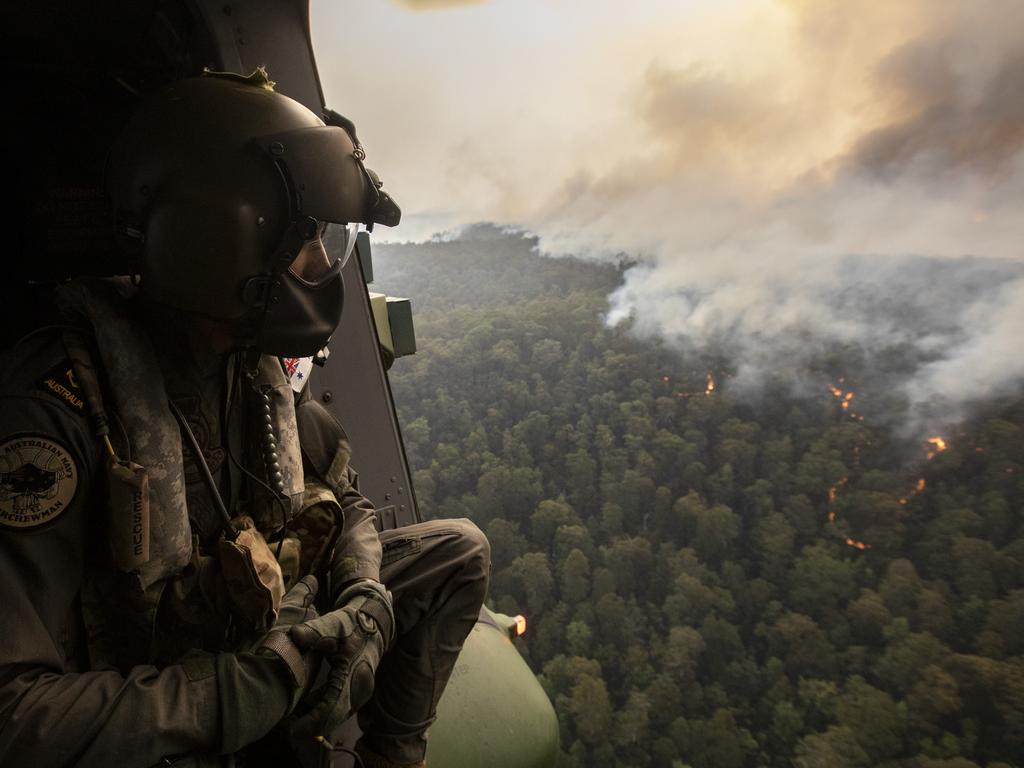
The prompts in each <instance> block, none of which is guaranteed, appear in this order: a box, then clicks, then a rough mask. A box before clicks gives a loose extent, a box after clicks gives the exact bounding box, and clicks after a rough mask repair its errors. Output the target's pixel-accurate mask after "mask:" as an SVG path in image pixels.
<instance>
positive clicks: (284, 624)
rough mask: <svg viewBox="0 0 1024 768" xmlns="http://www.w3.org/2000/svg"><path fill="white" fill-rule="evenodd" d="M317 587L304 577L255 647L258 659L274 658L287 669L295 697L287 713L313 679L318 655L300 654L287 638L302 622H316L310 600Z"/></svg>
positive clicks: (290, 639)
mask: <svg viewBox="0 0 1024 768" xmlns="http://www.w3.org/2000/svg"><path fill="white" fill-rule="evenodd" d="M317 589H318V584H317V581H316V577H315V576H312V575H310V576H306V577H305V578H303V579H302V580H300V581H299V582H298V583H297V584H296V585H295V586H294V587H292V588H291V589H290V590H288V593H287V594H286V595H285V596H284V598H283V599H282V600H281V609H280V611H279V613H278V616H277V621H276V622H275V623H274V626H273V628H272V629H271V630H270V631H269V632H268V633H267V634H266V635H265V636H264V637H263V639H262V640H261V641H260V642H259V643H258V644H257V645H256V648H255V652H256V653H257V654H258V655H260V656H268V655H272V656H277V657H279V658H280V659H281V660H282V661H283V662H284V663H285V665H286V666H287V667H288V674H289V675H291V678H292V683H293V684H294V686H295V696H294V698H293V700H292V706H291V707H290V708H289V710H288V711H289V712H291V710H292V709H294V708H295V704H296V703H297V702H298V701H299V699H300V698H301V697H302V695H303V693H305V690H306V686H307V685H308V684H309V683H310V682H311V681H312V680H313V679H314V677H315V671H316V669H315V668H316V663H317V656H316V655H315V654H313V653H308V652H307V653H303V652H302V651H301V650H299V648H297V647H296V645H295V643H294V642H293V641H292V638H291V636H290V635H289V630H291V628H292V627H294V626H296V625H298V624H303V623H305V622H309V621H314V620H317V619H318V618H319V617H318V615H317V612H316V608H314V607H313V601H314V599H315V598H316V593H317Z"/></svg>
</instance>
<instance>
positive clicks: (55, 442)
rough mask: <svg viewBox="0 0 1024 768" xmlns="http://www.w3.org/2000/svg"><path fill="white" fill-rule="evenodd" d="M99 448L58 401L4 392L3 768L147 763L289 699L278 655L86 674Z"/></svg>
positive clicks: (219, 737)
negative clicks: (86, 600) (87, 578)
mask: <svg viewBox="0 0 1024 768" xmlns="http://www.w3.org/2000/svg"><path fill="white" fill-rule="evenodd" d="M97 446H98V443H97V441H96V440H95V439H94V438H92V437H91V436H90V435H88V433H87V430H86V428H85V420H84V419H82V418H81V416H80V415H79V414H76V413H74V412H71V411H69V410H68V408H67V407H66V406H65V405H62V404H60V403H59V402H56V401H55V402H54V403H52V404H51V403H50V402H49V399H47V398H46V397H45V396H35V395H27V396H0V590H2V591H3V605H4V620H3V621H2V622H0V765H32V766H34V768H44V766H70V765H80V766H91V765H118V766H122V767H123V768H129V766H149V765H153V764H155V763H157V762H159V761H160V760H161V759H162V758H164V757H166V756H168V755H177V754H184V753H196V752H211V753H216V752H225V751H230V750H232V749H237V748H238V747H239V746H241V745H242V744H245V743H248V742H249V741H253V740H255V739H257V738H259V737H260V736H262V735H263V734H264V733H266V732H267V731H269V730H270V729H271V728H272V727H273V726H274V724H276V723H277V722H278V721H279V720H280V719H281V717H283V715H284V714H285V712H286V710H287V708H288V703H289V700H290V695H291V686H290V683H289V680H288V675H287V670H286V669H285V668H284V666H283V664H282V663H280V662H279V661H278V660H275V659H267V658H263V657H256V656H251V655H248V654H239V655H234V654H220V655H218V656H212V655H205V656H197V657H195V658H193V659H190V660H188V661H185V662H184V663H182V664H176V665H172V666H168V667H166V668H164V669H157V668H155V667H152V666H138V667H134V668H132V669H131V670H129V671H128V672H127V674H124V675H123V674H121V672H119V671H115V670H106V671H96V670H89V665H88V658H87V654H86V653H85V651H84V638H83V636H82V631H81V621H80V610H79V605H78V594H79V591H80V589H81V585H82V581H83V578H84V574H85V570H86V560H87V558H88V557H89V552H88V547H89V546H91V544H90V536H91V535H92V533H91V532H92V531H95V530H96V528H99V529H100V530H102V529H103V527H104V526H103V525H102V519H103V515H104V514H105V504H104V501H103V499H104V493H105V491H104V488H103V483H102V482H101V476H100V475H99V474H98V470H99V468H100V466H101V464H100V462H101V461H102V456H101V453H100V451H99V449H98V447H97ZM100 545H105V541H102V540H101V544H100Z"/></svg>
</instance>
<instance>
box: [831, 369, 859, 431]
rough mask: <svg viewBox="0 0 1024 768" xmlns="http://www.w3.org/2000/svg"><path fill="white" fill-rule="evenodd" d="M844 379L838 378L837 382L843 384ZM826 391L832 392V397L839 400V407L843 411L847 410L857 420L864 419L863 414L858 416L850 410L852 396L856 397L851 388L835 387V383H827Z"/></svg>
mask: <svg viewBox="0 0 1024 768" xmlns="http://www.w3.org/2000/svg"><path fill="white" fill-rule="evenodd" d="M845 381H846V380H845V379H843V378H840V379H839V380H838V383H839V384H843V383H844V382H845ZM828 391H829V392H831V393H832V397H834V398H835V399H836V400H838V401H839V407H840V408H842V409H843V410H844V411H847V412H848V413H849V414H850V416H851V417H852V418H854V419H857V420H858V421H864V417H863V416H858V415H857V414H855V413H854V412H853V411H851V410H850V405H851V404H852V403H853V398H854V397H856V395H855V394H854V392H853V390H849V389H842V388H840V387H837V386H836V385H835V384H829V385H828Z"/></svg>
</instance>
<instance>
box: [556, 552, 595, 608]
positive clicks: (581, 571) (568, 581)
mask: <svg viewBox="0 0 1024 768" xmlns="http://www.w3.org/2000/svg"><path fill="white" fill-rule="evenodd" d="M559 585H560V589H561V593H562V599H563V600H566V601H568V602H570V603H576V602H580V601H582V600H585V599H586V597H587V595H588V594H589V592H590V561H589V560H588V559H587V556H586V555H585V554H583V552H582V551H581V550H579V549H573V550H572V551H571V552H570V553H569V554H568V555H567V556H566V558H565V560H564V561H563V562H562V565H561V568H560V581H559Z"/></svg>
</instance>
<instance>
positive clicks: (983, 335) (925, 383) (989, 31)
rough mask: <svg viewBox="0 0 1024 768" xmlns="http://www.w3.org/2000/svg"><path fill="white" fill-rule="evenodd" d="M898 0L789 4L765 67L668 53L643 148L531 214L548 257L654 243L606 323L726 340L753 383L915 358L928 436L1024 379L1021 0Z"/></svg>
mask: <svg viewBox="0 0 1024 768" xmlns="http://www.w3.org/2000/svg"><path fill="white" fill-rule="evenodd" d="M891 5H892V4H888V3H885V4H883V3H867V4H857V5H856V6H855V7H854V6H852V5H849V4H845V3H838V2H815V3H810V2H792V3H788V4H787V9H788V13H789V14H790V21H791V24H790V25H789V33H788V34H785V35H783V36H782V37H780V38H779V39H778V41H777V42H778V43H779V44H781V45H784V46H788V47H789V53H788V54H786V55H783V57H782V59H781V61H783V62H784V63H783V64H782V65H781V66H777V67H776V68H774V69H772V70H770V71H766V72H763V73H756V72H755V73H745V74H743V75H737V74H735V73H734V72H733V71H731V70H729V69H728V68H720V67H718V68H716V67H715V66H711V65H708V64H706V63H702V62H694V63H691V64H689V65H687V66H683V67H666V66H662V65H660V64H658V63H655V64H653V65H651V66H650V67H649V68H648V70H647V72H646V73H645V75H644V76H643V78H642V80H641V81H640V82H639V83H638V88H637V90H636V97H635V106H636V109H635V114H636V115H637V117H638V118H639V120H640V123H639V125H638V126H637V132H636V133H637V138H636V139H634V145H636V144H643V146H644V148H645V151H641V152H636V153H635V155H634V156H632V157H630V158H628V159H624V160H623V161H622V162H620V163H619V164H618V166H617V167H615V168H613V169H612V170H610V171H609V172H607V173H605V174H602V175H596V176H583V175H579V176H576V177H573V180H572V183H571V184H567V185H565V186H563V187H562V188H561V189H560V190H559V191H558V192H557V193H556V194H554V195H553V196H552V197H551V198H550V199H551V200H553V201H554V202H553V203H552V205H550V207H549V209H548V210H546V211H544V212H542V213H539V214H538V215H536V216H535V218H534V220H533V222H532V223H533V226H534V228H535V230H536V231H538V232H539V233H540V234H541V235H542V241H541V242H542V247H544V248H546V249H547V250H548V251H549V252H551V253H555V254H557V253H562V252H580V251H584V252H591V253H606V254H616V253H618V252H621V251H625V252H627V253H631V254H635V255H639V256H640V257H641V259H642V262H641V263H640V264H639V265H638V266H637V267H635V268H634V269H631V270H630V271H628V272H627V274H626V279H625V284H624V285H623V287H622V288H621V289H620V290H619V291H617V292H616V293H615V294H614V295H613V296H612V297H611V300H612V309H611V312H610V314H609V321H610V322H612V323H614V322H620V321H622V320H624V319H626V318H631V319H632V322H633V323H634V327H635V328H636V330H637V332H638V333H640V334H642V335H658V336H662V337H664V338H666V339H668V340H670V341H672V342H674V343H676V344H678V345H679V347H680V348H681V349H690V350H693V349H703V350H709V349H719V350H729V351H730V352H731V354H732V355H733V357H734V358H735V359H736V360H737V361H738V363H737V364H738V365H739V367H740V369H741V373H742V375H741V376H740V379H741V380H742V383H745V384H746V385H750V384H752V383H753V382H756V381H757V380H758V379H759V378H761V379H765V378H767V377H769V376H770V375H776V374H777V373H778V371H779V370H780V369H788V370H789V371H791V372H792V373H793V375H794V378H799V377H800V376H801V375H804V374H805V373H806V368H805V366H812V365H815V364H817V362H816V361H820V360H821V359H822V358H823V356H824V355H825V354H826V353H827V351H828V350H830V349H839V348H851V347H853V348H856V349H857V350H859V353H860V354H861V355H862V357H866V358H867V359H869V360H874V361H876V362H877V363H878V364H881V362H882V361H884V362H885V364H886V365H891V364H892V361H893V357H892V354H891V353H892V350H895V349H899V350H902V354H903V355H904V363H906V364H905V365H901V366H898V368H899V370H898V371H894V372H893V375H894V376H896V379H897V381H895V382H894V383H895V385H896V386H898V388H899V389H900V390H901V392H902V393H903V395H904V398H903V401H904V402H905V404H906V405H908V406H909V408H910V412H912V413H913V414H914V417H913V418H914V421H913V422H912V423H910V426H909V427H908V428H910V429H918V428H922V429H923V428H925V425H928V424H934V423H936V422H941V421H943V420H947V421H952V420H956V419H958V418H961V417H962V416H963V415H964V412H965V409H966V408H967V407H968V404H969V402H970V401H972V400H973V399H978V398H980V397H982V396H983V395H984V394H985V393H988V395H992V396H995V395H1004V394H1007V393H1008V392H1013V391H1019V390H1020V387H1021V382H1022V381H1024V366H1022V365H1021V364H1020V362H1019V356H1018V355H1015V354H1014V353H1013V349H1014V344H1017V343H1018V342H1019V339H1018V336H1019V330H1018V329H1020V328H1022V327H1024V274H1022V271H1021V270H1019V269H1018V268H1017V267H1018V266H1019V265H1020V264H1021V263H1022V262H1024V246H1022V243H1024V214H1022V212H1021V210H1020V200H1021V199H1022V196H1021V195H1022V193H1024V89H1022V88H1021V86H1020V84H1021V83H1022V82H1024V54H1021V53H1020V50H1019V44H1018V41H1017V40H1016V35H1014V34H1008V33H1007V32H1006V29H1007V27H1009V28H1012V29H1017V30H1019V29H1021V28H1024V5H1022V4H1008V3H1002V2H998V0H990V1H989V2H984V1H983V2H977V3H972V4H961V3H953V2H945V1H944V0H943V1H941V2H934V3H932V2H929V3H921V2H919V3H908V4H907V5H906V6H904V7H902V8H901V9H898V10H896V11H893V10H892V9H891V8H890V7H889V6H891ZM894 14H896V16H898V17H899V18H894ZM896 22H898V25H897V26H895V28H894V27H892V26H889V25H890V24H894V23H896ZM873 25H875V26H874V29H875V30H876V31H877V33H876V34H875V35H874V36H872V35H871V34H870V31H871V28H872V27H873ZM876 25H881V26H876ZM971 256H976V257H986V258H984V259H981V260H980V261H979V260H978V259H965V257H971ZM993 259H994V260H997V261H995V262H992V261H990V260H993ZM936 260H939V261H936ZM942 260H946V261H949V263H948V264H946V263H945V262H944V261H942ZM979 275H985V276H986V279H983V280H980V282H979ZM940 321H941V322H940ZM737 383H738V384H739V383H741V382H737ZM908 413H909V412H908ZM908 413H904V414H902V415H903V416H904V417H907V418H909V416H908Z"/></svg>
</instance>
